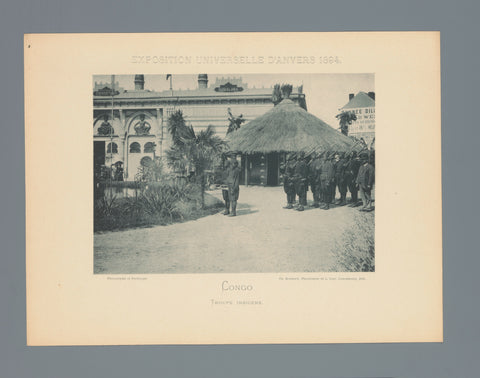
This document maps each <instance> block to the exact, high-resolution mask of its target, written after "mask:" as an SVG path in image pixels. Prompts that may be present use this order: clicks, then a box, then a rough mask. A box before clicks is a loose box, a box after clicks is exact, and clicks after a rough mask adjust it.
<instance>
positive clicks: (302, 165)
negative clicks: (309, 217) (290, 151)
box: [294, 152, 307, 211]
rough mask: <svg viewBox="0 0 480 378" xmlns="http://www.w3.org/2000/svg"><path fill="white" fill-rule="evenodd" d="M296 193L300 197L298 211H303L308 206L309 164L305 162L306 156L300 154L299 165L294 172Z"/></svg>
mask: <svg viewBox="0 0 480 378" xmlns="http://www.w3.org/2000/svg"><path fill="white" fill-rule="evenodd" d="M294 177H295V179H294V181H295V192H296V193H297V195H298V208H297V210H298V211H303V210H304V206H306V205H307V192H306V184H307V163H306V162H305V154H304V153H303V152H300V153H299V154H298V160H297V164H296V165H295V171H294Z"/></svg>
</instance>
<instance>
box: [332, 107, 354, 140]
mask: <svg viewBox="0 0 480 378" xmlns="http://www.w3.org/2000/svg"><path fill="white" fill-rule="evenodd" d="M335 117H336V118H337V119H338V122H339V124H340V131H341V132H342V134H343V135H347V136H348V126H350V125H351V124H352V122H353V121H356V120H357V116H356V115H355V113H354V112H349V111H345V110H344V111H343V112H341V113H340V114H337V115H336V116H335Z"/></svg>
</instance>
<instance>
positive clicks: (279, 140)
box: [227, 98, 355, 185]
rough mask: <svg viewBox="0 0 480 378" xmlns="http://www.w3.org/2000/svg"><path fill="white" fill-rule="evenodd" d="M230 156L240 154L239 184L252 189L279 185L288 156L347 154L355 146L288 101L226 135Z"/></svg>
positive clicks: (345, 137) (346, 138)
mask: <svg viewBox="0 0 480 378" xmlns="http://www.w3.org/2000/svg"><path fill="white" fill-rule="evenodd" d="M227 142H228V144H229V146H230V150H231V151H232V152H237V153H240V154H242V181H241V182H243V183H244V184H246V185H248V184H253V185H279V184H280V183H281V175H280V170H279V168H280V165H281V163H282V162H283V161H284V160H285V155H286V153H288V152H300V151H303V152H304V153H305V154H306V155H307V156H308V155H310V154H312V153H313V152H316V153H322V152H332V151H339V152H347V151H351V150H352V149H353V148H354V147H355V142H354V141H353V140H352V139H351V138H349V137H347V136H345V135H343V134H341V133H340V132H339V131H337V130H334V129H333V128H332V127H331V126H329V125H327V124H326V123H325V122H323V121H322V120H321V119H319V118H317V117H315V116H314V115H313V114H310V113H308V112H307V111H306V110H305V109H303V108H301V107H300V106H299V105H297V104H296V103H294V102H293V101H292V100H290V99H288V98H287V99H284V100H283V101H282V102H281V103H279V104H278V105H277V106H275V107H274V108H273V109H271V110H269V111H268V112H266V113H265V114H263V115H261V116H260V117H258V118H256V119H254V120H252V121H250V122H249V123H247V124H246V125H245V126H243V127H242V128H241V129H239V130H237V131H235V132H233V133H230V134H229V135H228V137H227Z"/></svg>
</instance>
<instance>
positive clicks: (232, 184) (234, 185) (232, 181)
mask: <svg viewBox="0 0 480 378" xmlns="http://www.w3.org/2000/svg"><path fill="white" fill-rule="evenodd" d="M227 185H228V198H229V199H230V204H231V206H232V212H231V214H230V216H231V217H234V216H236V215H237V201H238V195H239V193H240V168H239V166H238V161H237V159H234V160H233V162H232V163H231V164H230V168H229V170H228V177H227Z"/></svg>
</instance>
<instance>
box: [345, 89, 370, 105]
mask: <svg viewBox="0 0 480 378" xmlns="http://www.w3.org/2000/svg"><path fill="white" fill-rule="evenodd" d="M371 107H375V100H374V99H373V98H371V97H370V96H369V95H368V94H366V93H365V92H358V93H357V94H356V95H355V96H354V97H353V98H352V99H351V100H350V101H349V102H348V103H347V104H345V106H343V107H342V109H355V108H371Z"/></svg>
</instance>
